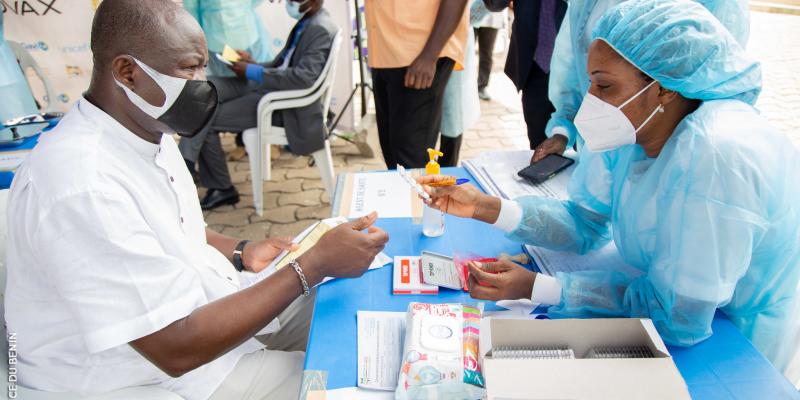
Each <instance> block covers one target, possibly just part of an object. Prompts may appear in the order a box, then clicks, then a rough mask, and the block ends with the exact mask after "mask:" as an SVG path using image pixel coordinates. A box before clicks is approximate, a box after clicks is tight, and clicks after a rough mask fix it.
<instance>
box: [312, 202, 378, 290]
mask: <svg viewBox="0 0 800 400" xmlns="http://www.w3.org/2000/svg"><path fill="white" fill-rule="evenodd" d="M376 219H378V214H377V213H375V212H373V213H371V214H369V215H366V216H363V217H361V218H359V219H357V220H355V221H350V222H345V223H343V224H341V225H339V226H337V227H336V228H333V229H331V230H330V231H328V232H327V233H325V234H324V235H322V238H320V240H319V242H317V244H315V245H314V247H312V248H311V249H309V250H308V251H307V252H306V253H305V254H303V255H302V256H300V257H299V258H298V260H297V262H298V263H299V264H300V266H301V267H303V269H304V272H306V271H305V270H306V268H308V269H309V271H308V274H309V275H311V277H310V278H309V281H310V282H309V284H311V282H314V284H316V283H318V282H320V281H322V279H323V278H324V277H326V276H330V277H334V278H355V277H359V276H361V275H362V274H363V273H364V272H365V271H366V270H367V268H369V265H370V264H371V263H372V260H373V259H374V258H375V256H376V255H377V254H378V253H380V252H381V251H382V250H383V246H384V245H386V242H387V241H389V235H388V234H387V233H386V232H384V231H383V230H381V229H379V228H377V227H374V226H372V224H374V223H375V220H376ZM364 229H366V230H367V232H366V233H364V232H361V231H363V230H364Z"/></svg>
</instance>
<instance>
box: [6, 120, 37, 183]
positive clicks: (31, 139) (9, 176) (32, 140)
mask: <svg viewBox="0 0 800 400" xmlns="http://www.w3.org/2000/svg"><path fill="white" fill-rule="evenodd" d="M39 135H40V134H39V133H37V134H35V135H33V136H28V137H26V138H25V139H24V140H23V141H22V143H21V144H20V145H19V146H13V147H0V153H2V152H5V151H19V150H30V149H32V148H33V146H36V143H37V142H39ZM13 179H14V172H13V171H0V190H1V189H8V188H10V187H11V181H12V180H13Z"/></svg>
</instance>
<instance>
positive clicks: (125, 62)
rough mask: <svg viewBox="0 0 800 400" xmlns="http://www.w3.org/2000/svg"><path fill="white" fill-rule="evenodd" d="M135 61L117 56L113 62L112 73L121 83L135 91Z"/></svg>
mask: <svg viewBox="0 0 800 400" xmlns="http://www.w3.org/2000/svg"><path fill="white" fill-rule="evenodd" d="M134 65H135V64H134V63H133V60H131V58H130V57H127V56H116V57H114V59H113V60H111V72H112V73H113V74H114V77H115V78H116V79H117V81H119V83H121V84H123V85H125V86H127V87H128V89H131V90H133V87H134V85H133V66H134Z"/></svg>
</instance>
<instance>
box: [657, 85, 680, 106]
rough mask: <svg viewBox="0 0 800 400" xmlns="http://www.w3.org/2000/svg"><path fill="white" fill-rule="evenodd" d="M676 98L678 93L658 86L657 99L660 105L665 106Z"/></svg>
mask: <svg viewBox="0 0 800 400" xmlns="http://www.w3.org/2000/svg"><path fill="white" fill-rule="evenodd" d="M677 98H678V92H675V91H672V90H669V89H666V88H664V87H663V86H661V84H660V83H659V84H658V99H659V100H660V102H661V105H664V106H665V105H667V104H669V103H672V102H673V101H675V99H677Z"/></svg>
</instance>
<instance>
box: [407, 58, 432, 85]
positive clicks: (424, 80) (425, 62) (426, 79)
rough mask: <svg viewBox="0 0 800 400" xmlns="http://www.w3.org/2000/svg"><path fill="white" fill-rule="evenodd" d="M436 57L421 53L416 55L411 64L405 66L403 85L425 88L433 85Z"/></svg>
mask: <svg viewBox="0 0 800 400" xmlns="http://www.w3.org/2000/svg"><path fill="white" fill-rule="evenodd" d="M436 61H437V59H436V57H427V56H424V55H422V54H420V55H419V56H417V58H416V59H415V60H414V62H413V63H411V65H409V66H408V68H406V78H405V85H406V87H407V88H411V89H427V88H429V87H431V85H433V77H434V76H435V75H436Z"/></svg>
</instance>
